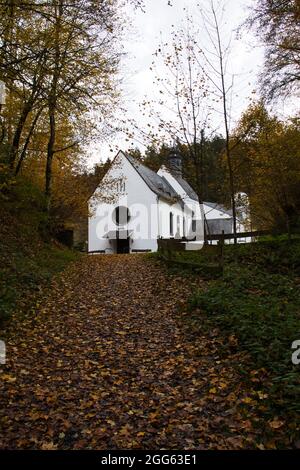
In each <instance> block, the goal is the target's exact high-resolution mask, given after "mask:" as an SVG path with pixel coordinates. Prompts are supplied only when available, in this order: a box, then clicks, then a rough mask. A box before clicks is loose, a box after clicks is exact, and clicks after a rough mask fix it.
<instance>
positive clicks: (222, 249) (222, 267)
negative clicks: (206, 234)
mask: <svg viewBox="0 0 300 470" xmlns="http://www.w3.org/2000/svg"><path fill="white" fill-rule="evenodd" d="M224 235H225V232H224V230H222V236H221V238H220V240H219V245H220V268H221V271H222V275H223V274H224Z"/></svg>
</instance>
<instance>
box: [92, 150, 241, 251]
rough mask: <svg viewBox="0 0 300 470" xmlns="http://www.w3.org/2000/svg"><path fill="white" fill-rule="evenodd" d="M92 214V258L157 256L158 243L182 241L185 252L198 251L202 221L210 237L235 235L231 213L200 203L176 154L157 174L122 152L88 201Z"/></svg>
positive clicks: (202, 233) (174, 152)
mask: <svg viewBox="0 0 300 470" xmlns="http://www.w3.org/2000/svg"><path fill="white" fill-rule="evenodd" d="M89 210H90V217H89V230H88V232H89V233H88V251H89V253H106V254H113V253H142V252H155V251H157V249H158V239H160V238H162V239H171V238H174V239H178V240H180V241H181V242H182V243H184V246H185V249H187V250H197V249H200V248H202V246H203V242H204V220H205V223H206V225H207V227H208V230H209V231H210V233H221V232H222V230H224V231H225V233H232V214H231V213H230V211H227V210H225V209H224V208H223V207H222V206H220V205H218V204H214V203H207V202H205V203H203V204H201V205H200V204H199V200H198V196H197V194H196V193H195V191H194V190H193V189H192V188H191V186H190V185H189V184H188V182H187V181H186V180H184V179H183V177H182V161H181V156H180V154H179V152H178V151H177V150H172V151H171V152H170V156H169V160H168V167H166V166H162V167H161V168H160V169H159V171H158V172H157V173H156V172H154V171H152V170H151V169H149V168H147V167H146V166H145V165H143V164H142V163H141V162H140V161H139V160H137V159H135V158H133V157H132V156H130V155H128V154H126V153H124V152H122V151H119V152H118V154H117V155H116V157H115V159H114V160H113V162H112V164H111V166H110V169H109V170H108V172H107V173H106V175H105V176H104V178H103V180H102V181H101V183H100V185H99V186H98V188H97V189H96V191H95V192H94V194H93V195H92V197H91V198H90V201H89ZM204 216H205V217H204Z"/></svg>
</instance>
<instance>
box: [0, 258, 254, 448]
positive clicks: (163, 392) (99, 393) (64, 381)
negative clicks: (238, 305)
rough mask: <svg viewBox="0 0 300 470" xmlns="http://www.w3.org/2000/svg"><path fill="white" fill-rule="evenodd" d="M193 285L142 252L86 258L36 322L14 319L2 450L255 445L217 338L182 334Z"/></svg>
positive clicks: (1, 404) (0, 408)
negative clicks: (186, 304) (130, 254)
mask: <svg viewBox="0 0 300 470" xmlns="http://www.w3.org/2000/svg"><path fill="white" fill-rule="evenodd" d="M193 282H194V283H195V282H197V281H196V280H195V281H193ZM198 282H200V281H198ZM192 288H193V285H192V284H191V283H190V281H188V280H187V279H186V280H185V279H182V278H180V277H175V276H170V275H168V274H167V273H166V272H165V270H164V269H163V268H162V267H161V266H160V265H159V264H155V263H154V262H152V261H149V260H148V259H147V258H146V257H144V256H143V255H142V256H139V255H137V256H128V255H127V256H126V255H124V256H91V257H85V258H83V259H82V260H81V261H80V262H78V263H75V264H74V265H73V266H72V267H71V268H69V269H67V271H66V272H65V273H64V275H63V276H62V277H60V278H59V279H58V280H56V281H54V282H53V284H52V288H51V291H50V292H49V294H48V295H47V298H46V299H44V300H43V302H42V303H41V305H38V306H37V308H36V314H35V315H28V316H27V317H26V319H25V320H22V321H19V322H17V321H16V320H15V321H14V323H13V331H11V332H10V334H9V338H10V339H8V341H7V356H8V358H7V365H6V366H0V367H1V369H0V371H1V373H0V378H1V381H0V384H1V385H0V389H1V395H0V426H1V431H0V448H10V449H15V448H23V449H26V448H29V449H30V448H31V449H90V448H92V449H118V448H123V449H124V448H125V449H130V448H142V449H160V448H165V449H173V448H178V449H191V448H199V449H209V448H213V449H218V448H220V449H221V448H222V449H224V448H227V449H235V448H241V447H242V448H247V447H251V446H252V444H251V442H252V438H253V434H252V431H251V423H250V422H249V421H247V420H245V418H243V417H242V416H241V415H240V413H239V412H238V411H237V408H236V403H237V402H238V400H242V399H243V394H242V390H240V382H239V380H240V379H239V377H238V376H237V373H236V372H235V371H234V369H233V366H232V364H233V362H232V357H228V358H225V359H224V358H223V359H220V357H219V355H218V354H219V353H218V349H219V347H220V344H222V339H220V338H219V336H218V334H217V333H216V332H212V333H211V334H210V335H207V336H205V335H204V336H202V337H200V338H199V337H198V338H197V341H195V340H193V339H192V338H189V335H188V334H186V333H183V331H182V329H181V328H180V322H179V317H180V315H182V314H184V302H185V300H186V298H187V296H188V294H189V293H190V291H191V289H192ZM179 312H180V315H179Z"/></svg>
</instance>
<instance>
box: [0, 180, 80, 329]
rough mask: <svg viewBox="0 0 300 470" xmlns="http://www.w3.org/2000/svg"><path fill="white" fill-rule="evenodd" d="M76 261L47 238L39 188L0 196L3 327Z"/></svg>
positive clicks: (23, 188) (0, 313)
mask: <svg viewBox="0 0 300 470" xmlns="http://www.w3.org/2000/svg"><path fill="white" fill-rule="evenodd" d="M77 257H78V254H77V253H74V252H72V251H70V250H68V249H65V248H64V247H62V246H61V245H59V244H58V243H56V242H55V241H54V240H53V239H51V237H50V236H49V235H48V223H47V216H46V213H45V211H44V200H43V195H42V194H41V192H40V191H39V190H38V189H37V188H36V187H34V186H33V185H32V184H31V183H29V182H26V181H22V182H20V183H18V185H15V186H14V188H13V189H10V191H9V192H8V193H6V194H4V195H3V194H0V323H1V322H3V320H7V319H8V318H9V317H10V315H11V313H12V312H13V311H14V310H15V309H18V310H20V312H22V311H24V312H26V310H28V308H29V306H30V304H31V302H32V301H33V299H34V298H35V297H36V295H37V294H38V293H39V292H41V291H42V290H43V289H44V288H46V287H47V284H48V283H49V280H50V279H51V277H52V276H53V275H55V274H56V273H58V272H59V271H61V270H63V269H64V267H65V266H66V265H67V263H68V262H70V261H72V260H74V259H76V258H77Z"/></svg>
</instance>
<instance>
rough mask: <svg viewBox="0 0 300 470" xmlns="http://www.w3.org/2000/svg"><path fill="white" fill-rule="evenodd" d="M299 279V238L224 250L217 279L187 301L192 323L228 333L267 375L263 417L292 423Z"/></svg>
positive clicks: (299, 378) (297, 406)
mask: <svg viewBox="0 0 300 470" xmlns="http://www.w3.org/2000/svg"><path fill="white" fill-rule="evenodd" d="M299 276H300V240H299V239H295V240H293V241H292V243H288V241H286V240H284V239H281V240H278V239H276V240H265V241H261V242H258V243H253V244H249V245H240V246H238V247H236V249H235V248H234V247H232V246H227V247H226V249H225V269H224V276H223V278H222V279H219V280H215V281H212V282H210V283H209V284H208V286H207V289H205V290H199V291H198V292H196V293H195V294H194V295H193V296H192V298H191V299H190V300H189V305H190V308H191V310H192V311H194V314H193V321H194V322H195V321H197V320H198V323H199V326H200V324H201V325H202V326H203V323H205V324H206V326H207V327H208V328H209V327H216V326H217V327H219V328H220V329H221V330H222V331H223V332H225V333H226V334H228V335H230V334H234V335H235V336H236V338H237V339H238V347H239V349H240V351H241V352H243V351H246V352H247V353H249V354H250V357H251V364H250V368H252V369H257V370H259V369H264V370H266V371H267V372H268V377H269V379H268V381H267V394H268V397H269V401H268V406H269V412H270V414H274V413H277V414H280V415H289V416H290V417H292V420H293V422H295V419H296V416H297V414H298V415H299V412H300V369H299V366H295V365H293V364H292V361H291V355H292V352H293V351H292V349H291V345H292V343H293V341H295V340H297V339H300V289H299V287H300V277H299ZM195 318H196V320H195ZM260 386H261V384H260ZM295 426H296V425H295ZM295 426H294V428H295Z"/></svg>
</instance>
